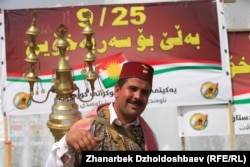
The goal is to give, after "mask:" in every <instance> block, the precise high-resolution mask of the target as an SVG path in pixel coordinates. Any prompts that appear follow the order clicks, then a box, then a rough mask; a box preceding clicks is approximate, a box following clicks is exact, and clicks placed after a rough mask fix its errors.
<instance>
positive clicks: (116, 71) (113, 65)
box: [106, 61, 121, 80]
mask: <svg viewBox="0 0 250 167" xmlns="http://www.w3.org/2000/svg"><path fill="white" fill-rule="evenodd" d="M106 70H107V74H108V76H109V77H110V79H113V80H116V79H118V77H119V75H120V72H121V66H120V64H119V63H118V62H114V61H112V62H109V63H107V64H106Z"/></svg>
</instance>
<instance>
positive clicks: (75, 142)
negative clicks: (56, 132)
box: [66, 130, 102, 154]
mask: <svg viewBox="0 0 250 167" xmlns="http://www.w3.org/2000/svg"><path fill="white" fill-rule="evenodd" d="M101 141H102V139H100V138H97V137H95V136H93V135H92V134H91V133H90V132H89V131H86V130H72V131H69V132H67V134H66V142H67V144H68V145H70V146H71V147H72V148H73V149H75V151H76V152H77V153H78V154H81V153H82V151H93V150H96V146H97V144H98V143H99V142H101Z"/></svg>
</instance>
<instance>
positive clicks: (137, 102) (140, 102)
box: [128, 99, 144, 106]
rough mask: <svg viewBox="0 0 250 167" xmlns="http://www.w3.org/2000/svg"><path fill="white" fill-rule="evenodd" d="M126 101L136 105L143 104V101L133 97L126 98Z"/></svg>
mask: <svg viewBox="0 0 250 167" xmlns="http://www.w3.org/2000/svg"><path fill="white" fill-rule="evenodd" d="M128 103H131V104H136V105H138V106H143V105H144V103H143V102H142V101H140V100H135V99H128Z"/></svg>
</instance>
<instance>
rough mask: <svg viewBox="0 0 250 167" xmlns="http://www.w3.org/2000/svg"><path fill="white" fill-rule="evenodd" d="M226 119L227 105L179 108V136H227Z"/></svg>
mask: <svg viewBox="0 0 250 167" xmlns="http://www.w3.org/2000/svg"><path fill="white" fill-rule="evenodd" d="M227 118H228V107H227V105H211V106H207V105H202V106H188V107H187V106H185V107H179V108H178V125H179V133H180V134H179V136H181V137H187V136H211V135H229V122H228V119H227Z"/></svg>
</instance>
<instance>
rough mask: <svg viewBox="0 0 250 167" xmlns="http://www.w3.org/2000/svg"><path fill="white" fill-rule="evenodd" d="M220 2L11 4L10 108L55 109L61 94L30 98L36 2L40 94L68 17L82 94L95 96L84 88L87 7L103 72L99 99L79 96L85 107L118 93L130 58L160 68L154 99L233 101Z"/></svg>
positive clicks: (27, 110)
mask: <svg viewBox="0 0 250 167" xmlns="http://www.w3.org/2000/svg"><path fill="white" fill-rule="evenodd" d="M218 3H221V2H216V3H214V2H213V1H210V0H204V1H189V2H166V3H148V4H147V3H146V4H126V5H119V4H117V5H101V6H99V5H93V6H74V7H59V8H39V9H25V10H22V9H19V10H6V11H4V18H5V22H4V24H5V35H6V55H7V57H6V60H7V84H6V91H5V92H4V97H5V102H4V104H5V105H4V107H5V108H6V111H7V113H8V114H30V113H49V112H50V110H51V105H52V103H53V101H54V97H55V95H54V96H53V95H50V97H49V98H48V100H47V102H46V104H45V105H40V104H34V103H33V102H31V101H27V99H28V97H29V85H28V83H27V82H26V81H25V80H24V78H23V72H24V71H25V68H27V64H25V61H24V59H25V55H28V53H29V49H28V46H27V45H25V44H27V41H28V40H29V38H28V37H27V36H26V35H25V32H26V31H27V29H28V28H29V27H30V25H31V21H32V16H31V13H32V12H33V11H34V10H36V11H37V13H38V18H37V26H38V27H39V29H40V35H38V37H37V43H38V47H39V49H38V50H37V51H36V52H37V55H39V59H40V64H39V68H40V69H39V70H40V76H39V77H40V78H41V81H40V83H38V85H37V86H35V87H36V88H37V89H38V90H37V92H38V95H36V96H34V98H35V99H37V100H38V101H39V100H43V99H45V96H46V95H43V94H41V93H40V91H41V89H42V88H44V89H45V90H46V92H47V91H48V90H49V89H50V88H51V86H52V83H50V81H51V79H52V76H53V75H52V71H53V68H54V67H55V66H56V64H57V63H58V58H59V53H58V51H57V50H55V42H56V40H57V39H56V38H57V35H56V33H55V30H56V28H57V26H58V25H59V24H62V23H63V24H65V25H66V26H68V28H69V35H68V41H69V43H70V47H69V48H68V53H67V56H68V57H69V62H70V64H71V65H72V68H73V69H74V80H75V83H76V84H77V85H78V86H79V85H80V86H79V87H80V88H81V91H82V93H81V96H82V97H84V98H86V99H90V94H88V93H85V92H84V91H85V89H86V87H85V85H86V83H85V82H86V81H83V78H84V77H83V76H82V75H81V70H82V68H83V67H84V66H86V64H84V62H83V57H84V56H85V55H86V54H87V49H86V48H85V45H84V44H85V37H84V36H83V34H82V31H83V28H84V26H85V23H84V21H85V18H84V17H83V13H84V12H86V11H89V12H90V13H91V16H92V17H91V19H90V22H91V24H92V25H93V27H94V30H95V32H96V34H95V40H94V52H95V54H96V57H97V60H96V62H95V70H96V72H97V73H98V75H99V79H98V81H96V83H95V85H96V86H95V88H96V90H95V98H94V100H92V101H91V102H88V103H82V104H81V103H80V104H79V107H80V110H82V111H83V110H88V109H89V108H90V107H93V106H96V105H99V104H100V103H105V102H110V101H113V100H114V97H113V88H114V84H115V83H116V80H117V78H118V76H119V71H120V69H121V65H122V63H124V62H126V61H142V62H145V63H148V64H151V65H152V66H153V67H154V68H155V72H154V79H153V88H152V94H151V96H150V99H149V107H154V106H159V105H162V106H180V105H200V104H221V103H228V101H230V100H231V97H232V92H231V91H230V90H231V82H230V81H231V80H230V76H229V75H228V71H227V70H228V69H227V68H226V66H225V64H226V65H227V64H228V63H227V62H228V61H227V55H226V54H225V53H224V52H223V51H222V49H221V44H222V43H223V42H224V43H225V41H226V40H225V39H224V38H221V37H222V36H223V35H222V34H223V33H225V30H224V29H223V25H222V24H223V23H222V21H221V19H220V18H221V17H222V16H220V12H218V6H217V5H218ZM220 5H221V4H220ZM17 25H18V26H17ZM223 47H224V46H223ZM37 66H38V65H37ZM100 90H103V92H104V94H101V93H100V92H101V91H100ZM77 103H78V102H77ZM38 106H39V107H38Z"/></svg>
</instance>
